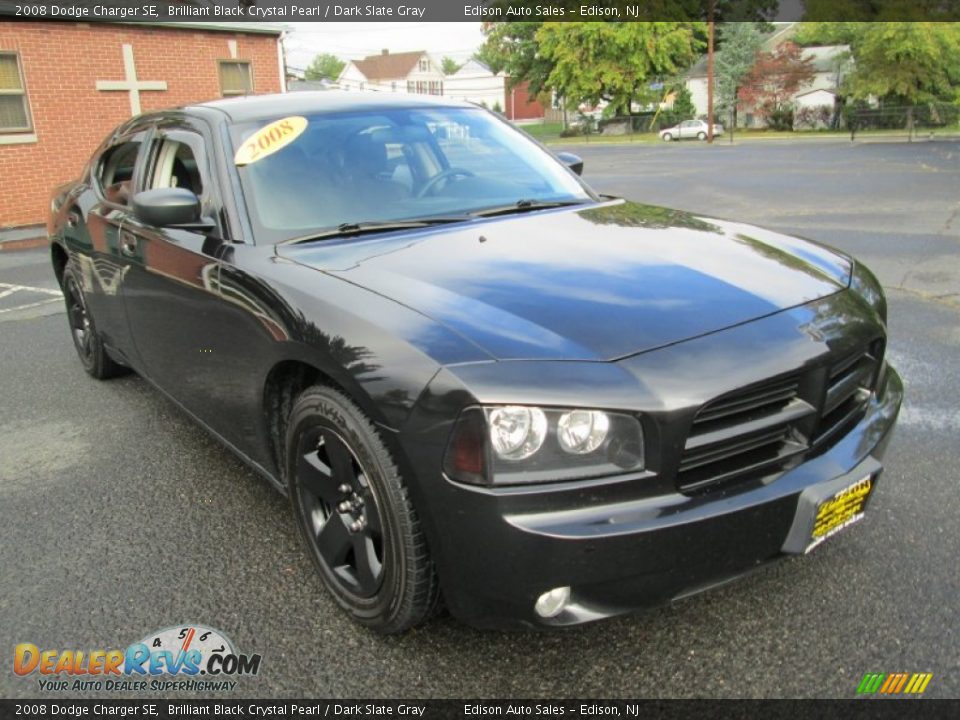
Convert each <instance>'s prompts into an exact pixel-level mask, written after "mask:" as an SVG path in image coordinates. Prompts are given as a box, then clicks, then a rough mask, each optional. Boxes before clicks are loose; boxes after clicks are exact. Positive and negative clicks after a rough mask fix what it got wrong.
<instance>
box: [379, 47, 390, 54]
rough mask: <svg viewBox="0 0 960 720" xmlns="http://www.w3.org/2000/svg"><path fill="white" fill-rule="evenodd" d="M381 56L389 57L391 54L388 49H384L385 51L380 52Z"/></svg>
mask: <svg viewBox="0 0 960 720" xmlns="http://www.w3.org/2000/svg"><path fill="white" fill-rule="evenodd" d="M380 54H381V55H389V54H390V50H389V49H387V48H384V49H383V50H381V51H380Z"/></svg>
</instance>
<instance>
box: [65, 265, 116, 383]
mask: <svg viewBox="0 0 960 720" xmlns="http://www.w3.org/2000/svg"><path fill="white" fill-rule="evenodd" d="M62 287H63V298H64V300H65V302H66V305H67V323H68V324H69V327H70V336H71V337H72V338H73V347H74V348H75V349H76V351H77V355H78V356H79V357H80V362H81V364H82V365H83V369H84V370H86V371H87V373H88V374H89V375H90V376H92V377H95V378H96V379H97V380H106V379H108V378H112V377H116V376H118V375H124V374H126V373H128V372H130V370H129V368H127V367H125V366H123V365H121V364H120V363H118V362H116V361H115V360H113V358H111V357H110V355H109V354H108V353H107V349H106V348H105V347H104V345H103V341H102V340H101V339H100V334H99V333H98V332H97V325H96V323H95V322H94V319H93V316H92V315H91V314H90V312H89V311H88V310H87V300H86V298H85V297H84V296H83V283H82V280H81V276H80V271H79V270H78V269H77V265H76V263H75V262H74V261H73V260H68V261H67V264H66V265H65V266H64V268H63V281H62Z"/></svg>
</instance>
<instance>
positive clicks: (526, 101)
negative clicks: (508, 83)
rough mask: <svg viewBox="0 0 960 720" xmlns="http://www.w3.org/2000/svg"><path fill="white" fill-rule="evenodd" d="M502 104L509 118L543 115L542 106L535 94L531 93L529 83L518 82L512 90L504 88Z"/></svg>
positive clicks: (531, 117)
mask: <svg viewBox="0 0 960 720" xmlns="http://www.w3.org/2000/svg"><path fill="white" fill-rule="evenodd" d="M504 95H505V102H504V104H503V107H504V109H505V110H506V115H507V117H508V118H509V119H510V120H533V119H535V118H542V117H543V106H542V105H541V104H540V102H539V101H538V100H537V98H536V96H534V95H531V94H530V91H529V83H525V82H523V83H520V84H519V85H517V86H516V87H515V88H513V90H510V89H505V90H504Z"/></svg>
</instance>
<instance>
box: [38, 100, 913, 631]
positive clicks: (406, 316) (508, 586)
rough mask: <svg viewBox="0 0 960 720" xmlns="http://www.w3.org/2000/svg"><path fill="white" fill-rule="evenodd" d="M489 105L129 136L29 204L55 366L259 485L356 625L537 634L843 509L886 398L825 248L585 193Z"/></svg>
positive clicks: (221, 120) (895, 392) (270, 119)
mask: <svg viewBox="0 0 960 720" xmlns="http://www.w3.org/2000/svg"><path fill="white" fill-rule="evenodd" d="M581 167H582V163H581V162H580V161H579V159H578V158H576V157H575V156H572V155H561V156H554V155H553V154H551V153H550V152H549V151H547V150H546V149H544V148H543V147H541V146H540V145H538V144H537V143H535V142H534V141H532V140H530V139H529V138H528V137H526V136H525V135H524V134H522V133H520V132H518V131H517V130H515V129H514V128H512V127H511V126H510V125H509V124H507V123H506V122H504V121H502V120H501V119H500V118H498V117H497V116H495V115H494V114H492V113H489V112H487V111H485V110H483V109H480V108H477V107H474V106H472V105H468V104H456V103H450V102H446V101H442V100H439V99H430V98H425V97H417V96H385V95H381V94H376V93H371V94H360V95H351V94H349V93H334V92H330V93H316V94H315V93H293V94H289V95H276V96H259V97H249V98H240V99H232V100H222V101H216V102H211V103H207V104H200V105H195V106H190V107H185V108H180V109H176V110H170V111H168V112H159V113H151V114H147V115H142V116H139V117H135V118H133V119H132V120H130V121H128V122H126V123H124V124H123V125H122V126H121V127H119V128H118V129H117V130H116V131H115V132H114V133H113V134H111V135H110V137H108V138H107V139H106V141H105V142H104V143H103V144H102V145H101V146H100V148H99V149H98V150H97V151H96V153H95V154H94V155H93V157H92V159H91V160H90V162H89V164H88V165H87V167H86V168H85V169H84V171H83V173H82V175H81V177H80V178H79V179H78V180H77V181H76V182H72V183H70V184H68V185H65V186H63V187H61V188H58V189H57V190H56V191H55V192H54V196H53V200H52V210H51V219H50V224H49V231H50V236H51V240H52V253H53V255H52V259H53V265H54V269H55V272H56V275H57V278H58V279H59V281H60V284H61V286H62V287H63V290H64V295H65V297H66V303H67V308H68V320H69V325H70V330H71V332H72V336H73V341H74V344H75V346H76V349H77V352H78V353H79V355H80V360H81V361H82V363H83V365H84V367H85V368H86V370H87V372H88V373H90V374H91V375H93V376H94V377H97V378H106V377H108V376H111V375H115V374H117V373H118V372H122V371H124V369H126V368H132V369H133V370H135V371H136V372H137V373H139V374H140V375H142V376H143V377H144V378H146V379H148V380H149V381H150V382H151V383H153V384H154V385H155V386H156V387H157V388H158V389H159V390H161V391H162V392H163V393H165V394H166V395H167V396H169V397H170V398H171V399H172V400H173V401H174V402H175V403H177V404H178V405H180V406H181V407H182V408H183V409H184V410H185V411H186V412H188V413H189V414H190V415H191V416H192V417H193V418H194V419H195V420H196V421H197V422H199V423H200V424H202V425H203V426H204V427H205V428H207V429H208V430H209V431H210V432H211V433H213V434H214V435H216V436H217V437H218V438H219V439H220V440H222V441H223V442H224V443H225V444H226V445H227V446H229V447H230V448H231V449H232V450H233V451H234V452H235V453H237V454H238V455H239V456H240V457H242V458H243V459H244V460H245V461H246V462H247V463H249V464H250V465H251V466H252V467H253V468H255V469H257V470H258V471H259V472H260V473H262V474H263V475H264V476H265V477H266V478H268V479H269V480H270V482H272V483H273V484H275V485H276V487H277V488H278V489H279V490H280V491H281V492H284V493H286V494H288V495H289V497H290V500H291V504H292V507H293V514H294V516H295V518H296V523H297V525H298V527H299V530H300V532H301V534H302V536H303V538H304V541H305V543H306V545H307V547H308V548H309V551H310V554H311V555H312V557H313V559H314V560H315V561H316V565H317V568H318V570H319V573H320V576H321V577H322V579H323V583H324V584H325V585H326V587H327V589H328V590H329V591H330V593H331V594H332V595H333V597H334V598H335V599H336V601H337V602H338V603H339V604H340V605H341V606H342V607H343V608H344V609H345V610H347V611H348V612H349V613H351V614H352V616H353V617H354V618H356V620H358V621H359V622H361V623H363V624H365V625H368V626H370V627H372V628H375V629H376V630H378V631H380V632H384V633H391V632H399V631H402V630H405V629H407V628H410V627H411V626H413V625H415V624H417V623H419V622H421V621H423V620H424V619H425V618H427V617H428V616H429V615H430V613H431V612H432V610H433V609H434V608H435V607H436V606H437V604H438V602H439V598H440V597H441V595H442V597H443V598H444V601H445V603H446V605H447V607H449V609H450V611H451V612H452V613H453V614H454V615H455V616H457V617H459V618H461V619H463V620H465V621H467V622H470V623H473V624H475V625H479V626H483V627H499V626H510V625H520V626H534V625H569V624H574V623H579V622H584V621H587V620H593V619H597V618H603V617H608V616H611V615H615V614H618V613H621V612H625V611H627V610H630V609H633V608H637V607H641V606H645V605H650V604H655V603H661V602H665V601H668V600H671V599H673V598H677V597H680V596H685V595H688V594H690V593H693V592H696V591H698V590H702V589H704V588H706V587H709V586H712V585H716V584H718V583H720V582H723V581H725V580H728V579H730V578H733V577H735V576H737V575H740V574H743V573H745V572H747V571H749V570H751V569H753V568H755V567H757V566H759V565H761V564H763V563H765V562H766V561H769V560H773V559H776V558H778V557H783V556H785V555H790V554H797V553H804V552H807V551H808V550H810V549H811V548H812V547H814V546H816V545H817V544H819V543H820V542H822V541H823V540H825V539H827V538H829V537H830V536H832V535H834V534H835V533H836V532H837V531H839V530H841V529H843V528H845V527H847V526H848V525H850V524H852V523H854V522H855V521H856V520H858V519H859V518H860V517H861V516H862V515H863V511H864V508H865V507H866V506H867V502H868V500H869V498H870V496H871V495H872V493H873V492H874V490H875V486H876V483H877V479H878V476H879V474H880V470H881V465H880V460H881V458H882V455H883V452H884V450H885V449H886V447H887V444H888V442H889V439H890V436H891V430H892V428H893V426H894V423H895V421H896V417H897V413H898V411H899V408H900V403H901V399H902V394H903V388H902V384H901V381H900V378H899V377H898V375H897V373H896V372H895V371H894V369H893V368H892V367H890V366H889V365H888V364H887V363H886V362H885V360H884V349H885V344H886V314H887V313H886V301H885V300H884V296H883V293H882V291H881V289H880V286H879V284H878V283H877V280H876V279H875V278H874V276H873V275H872V274H871V273H870V272H869V270H867V269H866V268H865V267H864V266H863V265H861V264H860V263H859V262H857V261H856V260H853V259H851V258H850V257H847V256H846V255H843V254H841V253H839V252H837V251H835V250H831V249H829V248H826V247H823V246H821V245H817V244H814V243H811V242H808V241H804V240H799V239H796V238H792V237H786V236H783V235H780V234H777V233H773V232H769V231H766V230H762V229H759V228H756V227H751V226H748V225H743V224H740V223H736V222H730V221H726V220H716V219H711V218H706V217H697V216H693V215H690V214H687V213H684V212H679V211H675V210H669V209H665V208H661V207H652V206H648V205H642V204H637V203H632V202H627V201H624V200H621V199H617V198H611V197H608V196H601V195H598V194H597V193H595V192H594V191H593V190H592V189H591V188H589V187H588V186H587V185H586V184H585V183H584V182H582V181H581V180H580V178H579V177H578V174H579V171H580V169H581Z"/></svg>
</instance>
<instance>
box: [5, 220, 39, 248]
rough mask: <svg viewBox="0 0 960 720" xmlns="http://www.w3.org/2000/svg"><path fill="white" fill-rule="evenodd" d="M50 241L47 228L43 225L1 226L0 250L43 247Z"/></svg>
mask: <svg viewBox="0 0 960 720" xmlns="http://www.w3.org/2000/svg"><path fill="white" fill-rule="evenodd" d="M48 242H49V240H48V239H47V228H46V227H45V226H43V225H27V226H24V227H15V228H0V252H4V251H10V250H29V249H31V248H38V247H43V246H44V245H46V244H47V243H48Z"/></svg>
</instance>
